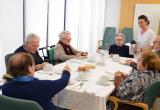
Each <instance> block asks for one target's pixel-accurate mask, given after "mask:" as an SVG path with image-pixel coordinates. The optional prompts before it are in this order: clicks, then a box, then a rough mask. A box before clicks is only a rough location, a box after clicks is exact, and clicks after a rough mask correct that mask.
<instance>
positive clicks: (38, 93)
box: [2, 53, 70, 110]
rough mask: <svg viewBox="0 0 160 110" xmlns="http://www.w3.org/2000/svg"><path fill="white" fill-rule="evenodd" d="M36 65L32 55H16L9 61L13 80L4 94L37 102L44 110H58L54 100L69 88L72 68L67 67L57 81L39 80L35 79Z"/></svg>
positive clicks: (6, 86) (8, 83)
mask: <svg viewBox="0 0 160 110" xmlns="http://www.w3.org/2000/svg"><path fill="white" fill-rule="evenodd" d="M34 65H35V63H34V59H33V57H32V56H31V55H30V54H28V53H16V54H14V55H13V56H12V57H11V59H10V61H9V68H8V71H9V72H10V74H11V75H12V76H13V80H11V81H8V82H7V83H5V84H4V85H3V87H2V94H3V95H6V96H9V97H14V98H20V99H26V100H33V101H36V102H37V103H39V104H40V105H41V106H42V108H43V109H44V110H57V109H56V107H55V105H54V104H53V103H52V98H53V97H54V96H55V95H56V94H57V93H58V92H60V91H61V90H62V89H64V88H65V87H66V86H67V84H68V82H69V79H70V68H69V67H68V66H66V67H65V68H64V70H63V72H62V76H61V78H59V79H57V80H39V79H37V78H35V77H34V72H35V66H34Z"/></svg>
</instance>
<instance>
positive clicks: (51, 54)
mask: <svg viewBox="0 0 160 110" xmlns="http://www.w3.org/2000/svg"><path fill="white" fill-rule="evenodd" d="M48 56H49V63H50V64H53V65H55V62H54V48H50V49H49V50H48Z"/></svg>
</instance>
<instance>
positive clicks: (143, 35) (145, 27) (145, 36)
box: [134, 15, 156, 53]
mask: <svg viewBox="0 0 160 110" xmlns="http://www.w3.org/2000/svg"><path fill="white" fill-rule="evenodd" d="M138 24H139V27H140V30H139V32H138V33H137V35H136V36H135V41H136V45H137V47H136V48H134V51H135V53H139V52H141V51H142V50H144V49H146V48H150V49H152V48H153V42H154V39H155V37H156V35H155V32H154V31H153V30H151V29H150V28H149V24H150V22H149V20H148V18H147V16H145V15H140V16H139V17H138Z"/></svg>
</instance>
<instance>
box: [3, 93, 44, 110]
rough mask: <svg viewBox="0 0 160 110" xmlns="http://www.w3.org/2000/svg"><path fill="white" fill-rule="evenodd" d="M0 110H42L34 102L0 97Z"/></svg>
mask: <svg viewBox="0 0 160 110" xmlns="http://www.w3.org/2000/svg"><path fill="white" fill-rule="evenodd" d="M0 110H43V109H42V107H41V106H40V105H39V104H38V103H37V102H35V101H30V100H24V99H17V98H12V97H8V96H5V95H0Z"/></svg>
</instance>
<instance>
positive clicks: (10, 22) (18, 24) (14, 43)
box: [0, 0, 23, 73]
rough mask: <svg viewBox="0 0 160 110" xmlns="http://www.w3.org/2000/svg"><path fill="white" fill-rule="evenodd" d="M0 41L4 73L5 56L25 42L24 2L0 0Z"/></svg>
mask: <svg viewBox="0 0 160 110" xmlns="http://www.w3.org/2000/svg"><path fill="white" fill-rule="evenodd" d="M0 41H1V42H0V73H4V72H5V65H4V56H5V55H6V54H8V53H11V52H14V50H15V49H16V48H17V47H18V46H20V45H22V42H23V0H0Z"/></svg>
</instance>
